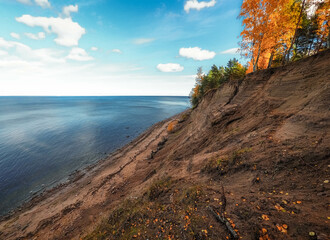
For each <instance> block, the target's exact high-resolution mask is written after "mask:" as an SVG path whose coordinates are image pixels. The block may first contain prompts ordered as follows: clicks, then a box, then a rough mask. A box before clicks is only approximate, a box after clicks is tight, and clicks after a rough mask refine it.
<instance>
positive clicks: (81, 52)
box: [67, 48, 94, 61]
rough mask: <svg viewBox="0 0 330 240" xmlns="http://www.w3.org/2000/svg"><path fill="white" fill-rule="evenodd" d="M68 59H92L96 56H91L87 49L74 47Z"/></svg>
mask: <svg viewBox="0 0 330 240" xmlns="http://www.w3.org/2000/svg"><path fill="white" fill-rule="evenodd" d="M67 59H71V60H75V61H91V60H93V59H94V58H93V57H91V56H89V55H88V53H87V52H86V51H85V49H82V48H72V49H71V51H70V54H69V55H68V56H67Z"/></svg>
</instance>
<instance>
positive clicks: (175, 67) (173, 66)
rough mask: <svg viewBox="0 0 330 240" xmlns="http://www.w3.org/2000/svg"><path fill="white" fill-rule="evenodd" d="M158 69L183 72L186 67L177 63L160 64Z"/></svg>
mask: <svg viewBox="0 0 330 240" xmlns="http://www.w3.org/2000/svg"><path fill="white" fill-rule="evenodd" d="M157 69H158V70H159V71H161V72H182V71H183V69H184V67H183V66H181V65H180V64H177V63H166V64H158V65H157Z"/></svg>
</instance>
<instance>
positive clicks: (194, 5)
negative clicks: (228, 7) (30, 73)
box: [184, 0, 217, 13]
mask: <svg viewBox="0 0 330 240" xmlns="http://www.w3.org/2000/svg"><path fill="white" fill-rule="evenodd" d="M216 3H217V1H216V0H211V1H209V2H205V1H202V2H198V1H197V0H189V1H187V2H186V4H185V5H184V10H185V11H186V12H187V13H189V12H190V10H191V9H194V10H197V11H200V10H201V9H203V8H210V7H214V6H215V4H216Z"/></svg>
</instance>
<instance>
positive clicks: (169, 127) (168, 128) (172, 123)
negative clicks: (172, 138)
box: [167, 120, 179, 133]
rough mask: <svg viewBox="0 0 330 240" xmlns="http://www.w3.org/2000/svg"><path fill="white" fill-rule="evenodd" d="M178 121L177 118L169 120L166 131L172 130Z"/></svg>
mask: <svg viewBox="0 0 330 240" xmlns="http://www.w3.org/2000/svg"><path fill="white" fill-rule="evenodd" d="M178 123H179V121H178V120H174V121H172V122H170V124H169V125H168V127H167V131H168V132H169V133H171V132H174V130H175V127H176V126H177V125H178Z"/></svg>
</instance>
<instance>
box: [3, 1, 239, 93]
mask: <svg viewBox="0 0 330 240" xmlns="http://www.w3.org/2000/svg"><path fill="white" fill-rule="evenodd" d="M241 4H242V0H205V1H197V0H0V96H118V95H143V96H160V95H162V96H188V95H189V92H190V90H191V89H192V88H193V86H194V83H195V75H196V72H197V68H198V67H203V69H204V71H205V72H207V71H208V70H209V69H210V68H211V66H212V65H213V64H216V65H217V66H221V65H225V64H226V63H227V62H228V60H230V59H231V58H234V57H236V58H238V59H240V55H239V54H238V53H237V49H238V47H239V46H238V42H239V40H240V39H239V35H240V32H241V30H242V24H241V20H240V19H238V18H237V16H238V15H239V11H240V7H241ZM242 61H244V60H243V59H242Z"/></svg>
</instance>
